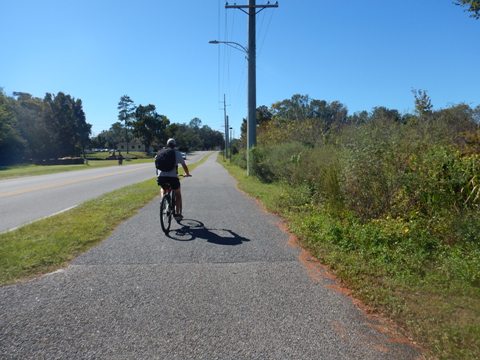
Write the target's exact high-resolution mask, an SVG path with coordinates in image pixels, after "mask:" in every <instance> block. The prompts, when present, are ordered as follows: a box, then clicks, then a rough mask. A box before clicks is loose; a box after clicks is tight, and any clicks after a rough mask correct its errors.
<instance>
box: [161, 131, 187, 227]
mask: <svg viewBox="0 0 480 360" xmlns="http://www.w3.org/2000/svg"><path fill="white" fill-rule="evenodd" d="M176 146H177V143H176V141H175V139H173V138H170V139H168V141H167V146H166V147H165V149H168V148H170V149H174V150H175V167H174V168H173V169H172V170H170V171H161V170H157V184H158V185H160V186H161V188H160V193H161V195H162V196H163V186H164V184H169V185H170V187H171V188H172V190H174V191H175V207H176V209H175V215H174V217H175V219H177V220H181V219H183V216H182V193H181V191H180V180H179V179H178V164H181V165H182V168H183V170H184V171H185V175H184V176H185V177H188V176H192V175H190V172H189V171H188V166H187V164H186V163H185V160H183V157H182V154H181V153H180V151H178V150H177V149H175V147H176Z"/></svg>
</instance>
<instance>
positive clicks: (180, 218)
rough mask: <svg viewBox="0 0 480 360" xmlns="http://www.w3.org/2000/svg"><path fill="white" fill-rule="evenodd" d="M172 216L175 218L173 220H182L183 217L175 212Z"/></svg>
mask: <svg viewBox="0 0 480 360" xmlns="http://www.w3.org/2000/svg"><path fill="white" fill-rule="evenodd" d="M173 217H174V218H175V220H182V219H183V215H182V214H175V215H173Z"/></svg>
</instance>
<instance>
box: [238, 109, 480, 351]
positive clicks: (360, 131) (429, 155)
mask: <svg viewBox="0 0 480 360" xmlns="http://www.w3.org/2000/svg"><path fill="white" fill-rule="evenodd" d="M421 120H422V119H418V118H415V119H414V121H411V122H408V123H398V122H392V121H390V122H388V121H382V120H381V119H380V120H377V121H372V122H369V123H366V124H362V125H355V126H345V127H343V128H342V129H341V130H339V131H337V132H336V133H330V134H326V135H325V134H324V136H323V135H322V137H321V139H320V140H319V141H317V142H315V141H312V139H311V138H310V137H308V138H307V140H308V141H299V138H298V136H296V135H297V134H298V133H302V134H305V131H304V129H303V130H302V131H300V128H301V127H302V126H304V125H305V123H304V122H296V123H295V122H289V124H288V126H285V127H282V125H280V126H278V124H277V125H275V126H273V125H272V124H270V125H268V130H272V129H273V132H268V133H266V132H265V128H264V129H261V130H260V135H259V146H257V147H256V148H255V149H254V150H253V151H252V170H253V173H254V174H255V176H256V177H257V178H258V179H259V180H260V181H262V182H263V183H267V184H277V186H279V187H280V188H281V189H283V190H282V191H279V193H280V195H278V196H277V197H276V198H275V199H274V200H272V199H270V200H269V201H270V202H271V203H274V204H276V208H275V211H277V212H279V213H281V214H282V215H283V216H285V217H286V218H287V219H289V221H290V225H291V228H292V229H293V231H295V232H296V233H297V234H298V235H299V236H300V237H301V238H302V239H303V241H304V243H305V245H306V246H308V247H309V248H310V249H311V250H312V251H313V252H314V253H315V254H316V255H317V256H318V257H319V258H321V259H322V261H324V262H325V263H327V264H329V265H330V266H331V267H332V268H333V269H334V270H335V271H336V272H337V274H338V275H339V276H340V277H341V278H342V279H343V280H344V281H346V282H347V283H348V284H349V285H350V287H351V288H352V289H353V290H354V291H355V292H356V294H357V295H358V296H359V297H361V298H362V299H363V300H365V301H366V302H367V303H369V304H371V305H373V306H376V307H378V308H380V309H381V311H384V312H386V313H387V314H389V315H390V316H391V317H392V318H394V319H396V320H397V321H398V322H399V323H400V324H402V325H403V326H404V327H405V328H406V329H407V331H408V332H409V333H410V334H412V335H413V336H414V337H415V338H416V339H417V340H419V341H420V342H421V343H423V344H424V345H425V346H426V347H427V348H428V349H429V350H430V351H431V354H433V355H434V356H438V357H440V358H445V359H450V358H465V359H469V358H472V359H473V358H478V357H480V325H479V324H480V155H479V153H478V151H475V149H476V148H477V146H478V144H476V143H475V140H473V142H470V143H468V142H467V141H466V140H465V139H471V138H472V137H468V136H465V129H467V130H468V126H460V125H459V124H458V123H455V121H454V120H452V114H450V113H448V112H445V113H441V116H438V117H436V118H431V119H426V120H425V119H424V120H423V121H421ZM460 120H462V119H460ZM462 121H463V120H462ZM459 123H460V124H461V122H460V121H459ZM452 124H455V126H453V125H452ZM469 126H470V125H469ZM297 127H298V128H299V131H296V128H297ZM469 134H474V132H473V133H472V132H471V131H470V132H469ZM275 136H281V138H277V139H276V141H275ZM305 136H307V135H305ZM462 139H463V140H462ZM473 139H474V137H473ZM469 141H470V140H469ZM233 162H234V163H238V164H240V165H243V164H244V160H243V159H242V154H239V155H237V158H236V159H234V161H233ZM292 188H295V189H296V191H291V189H292Z"/></svg>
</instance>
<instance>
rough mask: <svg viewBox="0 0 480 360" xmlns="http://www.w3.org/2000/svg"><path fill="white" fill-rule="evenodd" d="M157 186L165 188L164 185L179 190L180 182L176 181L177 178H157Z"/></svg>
mask: <svg viewBox="0 0 480 360" xmlns="http://www.w3.org/2000/svg"><path fill="white" fill-rule="evenodd" d="M157 184H158V185H160V186H161V187H162V188H163V187H165V186H164V184H170V187H171V188H172V189H173V190H177V189H180V180H179V179H178V177H171V176H159V177H157Z"/></svg>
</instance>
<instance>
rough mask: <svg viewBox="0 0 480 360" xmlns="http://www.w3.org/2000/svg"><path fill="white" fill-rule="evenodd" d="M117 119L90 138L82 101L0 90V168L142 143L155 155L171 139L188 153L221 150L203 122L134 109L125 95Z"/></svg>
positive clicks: (220, 141) (219, 136) (218, 137)
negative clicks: (179, 120)
mask: <svg viewBox="0 0 480 360" xmlns="http://www.w3.org/2000/svg"><path fill="white" fill-rule="evenodd" d="M117 108H118V111H119V112H118V121H117V122H115V123H114V124H112V126H111V127H110V129H108V130H105V131H102V132H101V133H100V134H98V135H97V136H94V137H91V132H92V131H91V128H92V125H91V124H89V123H88V122H87V120H86V116H85V113H84V111H83V104H82V100H80V99H76V98H74V97H72V96H71V95H68V94H65V93H63V92H58V93H57V94H51V93H46V94H45V96H44V97H43V98H38V97H34V96H32V95H31V94H28V93H25V92H14V93H13V95H12V96H7V95H6V94H5V93H4V92H3V91H0V166H2V165H10V164H17V163H28V162H40V161H42V160H45V159H59V158H63V157H80V156H83V157H85V154H86V150H87V149H88V148H109V149H115V150H116V149H117V146H118V145H119V144H120V143H122V142H124V143H126V144H127V146H128V144H129V143H130V142H131V141H132V140H133V139H140V141H141V142H142V144H143V145H144V151H146V152H149V151H151V150H153V151H155V150H157V149H158V148H160V147H162V145H163V144H165V142H166V140H167V139H168V138H169V137H174V138H176V139H177V141H178V143H179V145H180V148H181V149H183V150H184V151H190V150H209V149H216V148H221V147H223V145H224V139H223V135H222V133H221V132H219V131H216V130H213V129H211V128H210V127H209V126H207V125H203V126H202V121H201V120H200V119H198V118H194V119H192V120H191V121H190V122H189V123H188V124H176V123H172V122H171V121H170V119H169V118H168V117H167V116H165V115H161V114H159V113H158V112H157V110H156V107H155V105H153V104H148V105H135V104H134V102H133V101H132V100H131V99H130V97H129V96H127V95H124V96H122V97H121V98H120V101H119V103H118V107H117Z"/></svg>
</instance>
